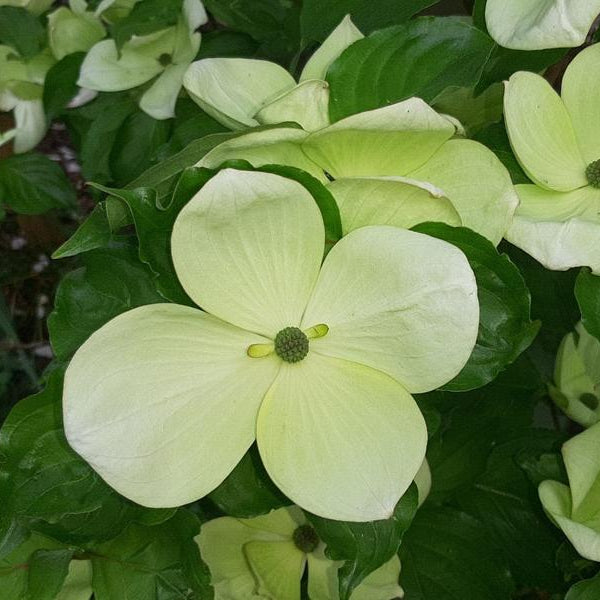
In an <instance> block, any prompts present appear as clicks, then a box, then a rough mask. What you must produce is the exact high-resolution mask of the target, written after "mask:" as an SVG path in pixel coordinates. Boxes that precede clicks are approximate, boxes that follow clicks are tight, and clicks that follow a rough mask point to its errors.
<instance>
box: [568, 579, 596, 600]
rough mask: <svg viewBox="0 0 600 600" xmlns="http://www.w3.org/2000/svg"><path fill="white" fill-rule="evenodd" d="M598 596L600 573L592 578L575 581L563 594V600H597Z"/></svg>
mask: <svg viewBox="0 0 600 600" xmlns="http://www.w3.org/2000/svg"><path fill="white" fill-rule="evenodd" d="M598 598H600V574H598V575H596V577H594V578H593V579H587V580H586V581H580V582H579V583H576V584H575V585H574V586H573V587H572V588H571V589H570V590H569V591H568V592H567V595H566V596H565V600H598Z"/></svg>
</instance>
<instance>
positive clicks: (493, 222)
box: [198, 98, 518, 244]
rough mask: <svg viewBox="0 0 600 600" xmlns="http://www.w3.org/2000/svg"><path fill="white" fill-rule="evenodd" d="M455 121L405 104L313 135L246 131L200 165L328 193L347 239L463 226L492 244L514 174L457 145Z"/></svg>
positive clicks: (482, 151)
mask: <svg viewBox="0 0 600 600" xmlns="http://www.w3.org/2000/svg"><path fill="white" fill-rule="evenodd" d="M456 132H457V123H456V122H455V121H454V120H452V119H450V118H448V117H446V116H444V115H440V114H438V113H436V112H435V111H434V110H433V109H432V108H430V107H429V106H428V105H427V104H426V103H425V102H423V101H422V100H420V99H418V98H411V99H409V100H405V101H403V102H399V103H397V104H392V105H390V106H386V107H383V108H379V109H375V110H372V111H367V112H363V113H359V114H356V115H352V116H350V117H347V118H345V119H342V120H341V121H338V122H337V123H334V124H333V125H330V126H329V127H325V128H324V129H320V130H319V131H315V132H313V133H311V134H308V133H306V132H303V131H301V130H298V129H292V128H283V127H282V128H277V129H271V130H267V131H262V132H261V131H257V132H248V133H247V134H245V135H242V136H239V137H237V138H235V139H232V140H229V141H226V142H224V143H222V144H221V145H219V146H217V147H216V148H215V149H214V150H212V151H211V152H209V153H208V154H207V155H206V156H205V157H204V158H203V159H202V160H201V161H200V162H199V163H198V164H199V165H200V166H207V167H217V166H219V165H220V164H221V163H222V162H223V161H225V160H228V159H234V158H238V159H245V160H248V161H249V162H250V163H252V164H253V165H254V166H260V165H263V164H269V163H277V164H287V165H291V166H296V167H298V168H301V169H303V170H305V171H308V172H310V173H311V174H312V175H314V176H315V177H317V178H319V179H320V180H321V181H323V182H324V183H326V184H327V185H328V188H329V190H330V191H331V193H332V194H333V196H334V197H335V199H336V202H337V204H338V206H339V208H340V214H341V218H342V227H343V230H344V233H348V232H350V231H352V230H353V229H356V228H358V227H363V226H365V225H393V226H396V227H405V228H411V227H413V226H414V225H416V224H418V223H422V222H424V221H440V222H444V223H447V224H449V225H454V226H456V225H464V226H465V227H469V228H470V229H473V230H474V231H477V232H478V233H480V234H482V235H484V236H485V237H487V238H488V239H489V240H490V241H492V242H493V243H494V244H498V242H499V241H500V240H501V239H502V237H503V235H504V234H505V232H506V230H507V229H508V227H509V226H510V223H511V221H512V215H513V213H514V211H515V209H516V206H517V204H518V199H517V196H516V194H515V191H514V187H513V185H512V182H511V179H510V176H509V174H508V172H507V170H506V168H505V167H504V166H503V165H502V163H501V162H500V161H499V160H498V159H497V158H496V156H495V155H494V154H493V153H492V152H491V151H490V150H488V149H487V148H486V147H485V146H483V145H482V144H479V143H477V142H474V141H472V140H466V139H460V138H455V137H454V136H455V134H456Z"/></svg>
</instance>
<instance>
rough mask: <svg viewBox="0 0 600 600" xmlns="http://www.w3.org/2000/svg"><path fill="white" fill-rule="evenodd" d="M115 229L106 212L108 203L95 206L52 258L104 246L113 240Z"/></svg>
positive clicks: (72, 254)
mask: <svg viewBox="0 0 600 600" xmlns="http://www.w3.org/2000/svg"><path fill="white" fill-rule="evenodd" d="M113 237H114V236H113V231H112V228H111V226H110V223H109V221H108V216H107V214H106V203H104V202H101V203H100V204H97V205H96V206H95V207H94V210H93V211H92V212H91V214H90V215H89V216H88V218H87V219H86V220H85V221H84V222H83V223H82V224H81V225H80V226H79V228H78V229H77V231H76V232H75V233H74V234H73V235H72V236H71V237H70V238H69V239H68V240H67V241H66V242H65V243H64V244H62V245H61V246H59V247H58V248H57V249H56V250H55V251H54V252H53V254H52V258H66V257H67V256H75V255H77V254H81V253H82V252H87V251H88V250H94V249H96V248H104V247H106V246H108V244H109V243H110V242H111V241H112V240H113Z"/></svg>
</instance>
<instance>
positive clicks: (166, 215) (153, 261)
mask: <svg viewBox="0 0 600 600" xmlns="http://www.w3.org/2000/svg"><path fill="white" fill-rule="evenodd" d="M198 171H200V170H199V169H198ZM202 171H205V173H204V174H203V176H204V177H205V179H204V180H203V181H202V182H201V183H199V184H198V187H197V188H194V191H196V190H197V189H199V188H200V187H202V185H203V184H204V183H205V182H206V181H208V179H210V177H212V175H213V173H214V172H213V171H208V170H207V169H204V170H202ZM95 187H97V188H98V189H100V190H102V191H103V192H106V193H107V194H111V195H112V196H115V197H116V198H119V199H120V200H122V201H123V202H125V203H126V204H127V206H128V207H129V210H130V211H131V214H132V216H133V222H134V224H135V230H136V232H137V236H138V239H139V255H140V259H141V260H142V262H144V263H146V264H147V265H148V266H149V267H150V269H151V270H152V272H153V273H154V274H155V275H156V286H157V289H158V292H159V293H160V294H161V295H162V296H163V298H166V299H167V300H171V301H172V302H176V303H178V304H188V305H191V306H194V303H193V302H192V301H191V300H190V299H189V297H188V295H187V294H186V293H185V291H184V290H183V288H182V287H181V284H180V283H179V279H178V278H177V274H176V273H175V267H174V266H173V260H172V258H171V233H172V231H173V224H174V223H175V219H176V218H177V215H178V214H179V211H180V210H181V209H182V208H183V207H184V206H185V204H187V202H189V200H190V199H191V197H192V192H189V193H183V194H182V193H179V194H178V193H177V192H175V193H174V194H173V196H172V200H171V201H170V202H169V203H168V204H166V205H163V204H160V203H159V200H158V198H157V194H156V192H155V190H153V189H150V188H137V189H135V190H119V189H113V188H105V187H103V186H99V185H96V186H95Z"/></svg>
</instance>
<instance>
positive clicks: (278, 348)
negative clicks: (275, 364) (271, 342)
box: [275, 327, 308, 363]
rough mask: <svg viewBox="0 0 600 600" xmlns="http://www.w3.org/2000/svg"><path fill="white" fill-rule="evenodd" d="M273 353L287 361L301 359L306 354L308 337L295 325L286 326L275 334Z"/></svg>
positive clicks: (291, 361) (293, 361)
mask: <svg viewBox="0 0 600 600" xmlns="http://www.w3.org/2000/svg"><path fill="white" fill-rule="evenodd" d="M275 353H276V354H277V356H279V357H280V358H281V359H283V360H285V361H286V362H289V363H295V362H298V361H301V360H302V359H303V358H304V357H305V356H306V355H307V354H308V338H307V337H306V334H305V333H304V332H303V331H302V330H301V329H298V328H297V327H286V328H285V329H282V330H281V331H280V332H279V333H278V334H277V335H276V336H275Z"/></svg>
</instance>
